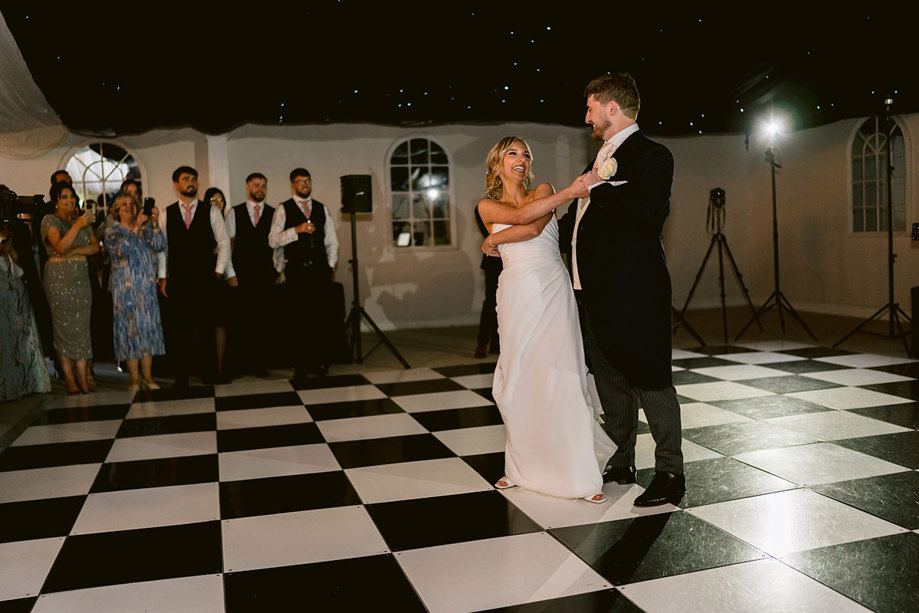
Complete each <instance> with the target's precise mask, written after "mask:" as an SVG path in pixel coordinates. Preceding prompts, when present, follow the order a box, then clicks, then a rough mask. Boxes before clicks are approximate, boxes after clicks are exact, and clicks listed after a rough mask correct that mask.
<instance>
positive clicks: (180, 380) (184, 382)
mask: <svg viewBox="0 0 919 613" xmlns="http://www.w3.org/2000/svg"><path fill="white" fill-rule="evenodd" d="M172 388H173V389H177V390H184V389H188V377H176V379H175V381H173V383H172Z"/></svg>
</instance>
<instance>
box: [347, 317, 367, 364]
mask: <svg viewBox="0 0 919 613" xmlns="http://www.w3.org/2000/svg"><path fill="white" fill-rule="evenodd" d="M345 330H350V331H351V338H350V339H348V341H349V342H348V344H349V345H350V347H351V356H352V357H353V358H354V361H355V362H357V363H358V364H361V363H363V361H364V358H363V357H362V356H361V353H362V350H361V313H360V307H359V306H352V307H351V312H350V313H348V319H346V320H345Z"/></svg>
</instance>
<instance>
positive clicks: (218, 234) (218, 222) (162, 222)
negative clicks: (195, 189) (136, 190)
mask: <svg viewBox="0 0 919 613" xmlns="http://www.w3.org/2000/svg"><path fill="white" fill-rule="evenodd" d="M198 204H200V203H199V202H198V199H197V198H195V199H194V200H192V201H191V204H190V205H189V206H190V207H191V217H192V219H194V218H195V211H197V209H198ZM172 206H177V207H179V216H180V217H181V218H182V221H183V222H184V221H185V209H184V206H183V203H182V202H181V201H180V202H173V203H172V204H170V205H167V206H166V207H165V208H162V209H159V210H158V211H157V215H158V217H157V223H158V224H159V226H160V230H162V232H163V236H166V249H164V250H163V251H160V252H159V253H157V254H156V266H157V268H158V269H159V274H158V276H159V278H160V279H165V278H166V263H167V262H168V255H169V236H168V235H167V234H166V232H167V231H166V226H167V225H168V224H167V223H166V219H167V211H168V210H169V207H172ZM205 206H207V207H208V208H209V209H210V211H209V213H210V215H209V217H210V220H211V230H212V231H213V232H214V240H215V241H217V264H216V266H214V272H215V273H220V274H224V273H225V272H226V270H227V262H228V261H229V260H230V237H229V236H227V225H226V223H225V222H224V220H223V215H221V214H220V209H218V208H217V207H216V206H213V205H210V204H208V205H205ZM231 269H232V267H231ZM233 275H234V276H235V275H236V273H233Z"/></svg>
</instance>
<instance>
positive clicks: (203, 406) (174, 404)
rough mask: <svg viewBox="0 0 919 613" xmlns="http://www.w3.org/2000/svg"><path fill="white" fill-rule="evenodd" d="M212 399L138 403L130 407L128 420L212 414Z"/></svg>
mask: <svg viewBox="0 0 919 613" xmlns="http://www.w3.org/2000/svg"><path fill="white" fill-rule="evenodd" d="M215 410H216V409H215V408H214V399H213V398H186V399H183V400H156V401H150V402H138V403H137V404H133V405H131V408H130V410H129V411H128V415H127V418H128V419H141V418H144V417H169V416H172V415H195V414H197V413H213V412H214V411H215Z"/></svg>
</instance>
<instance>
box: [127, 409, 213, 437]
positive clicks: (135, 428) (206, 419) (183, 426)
mask: <svg viewBox="0 0 919 613" xmlns="http://www.w3.org/2000/svg"><path fill="white" fill-rule="evenodd" d="M216 428H217V416H216V415H215V414H214V413H194V414H191V415H164V416H162V417H143V418H140V419H126V420H124V421H123V422H122V424H121V427H120V428H119V429H118V434H117V435H116V436H117V438H126V437H131V436H152V435H155V434H179V433H182V432H204V431H208V432H211V431H213V430H215V429H216Z"/></svg>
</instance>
